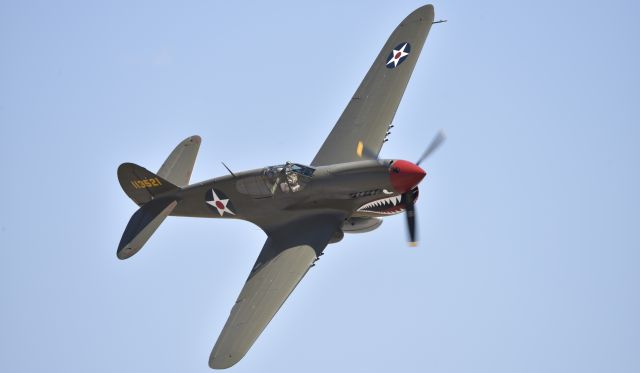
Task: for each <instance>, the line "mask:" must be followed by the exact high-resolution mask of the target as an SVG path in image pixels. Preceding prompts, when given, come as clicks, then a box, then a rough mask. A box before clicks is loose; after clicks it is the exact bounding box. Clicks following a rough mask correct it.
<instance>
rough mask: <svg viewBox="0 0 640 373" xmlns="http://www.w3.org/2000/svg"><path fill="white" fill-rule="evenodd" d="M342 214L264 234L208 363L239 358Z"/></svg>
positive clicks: (227, 362)
mask: <svg viewBox="0 0 640 373" xmlns="http://www.w3.org/2000/svg"><path fill="white" fill-rule="evenodd" d="M343 219H344V214H342V213H334V214H326V215H316V216H311V217H308V218H305V219H301V220H298V221H295V222H292V223H288V224H286V226H281V227H280V228H276V229H274V230H272V231H270V232H268V233H267V234H268V238H267V241H266V242H265V244H264V246H263V248H262V251H261V252H260V255H259V256H258V259H257V260H256V263H255V265H254V266H253V269H252V270H251V273H250V274H249V278H248V279H247V282H246V283H245V285H244V287H243V288H242V291H241V292H240V295H239V296H238V299H237V300H236V303H235V305H234V306H233V308H232V309H231V314H230V315H229V318H228V319H227V322H226V324H225V326H224V328H223V329H222V332H221V333H220V336H219V337H218V341H217V342H216V344H215V346H214V347H213V350H212V351H211V355H210V357H209V366H210V367H211V368H213V369H225V368H229V367H231V366H233V365H234V364H236V363H237V362H238V361H240V359H242V357H243V356H244V355H245V354H246V353H247V351H248V350H249V348H251V346H252V345H253V343H254V342H255V341H256V339H257V338H258V336H259V335H260V334H261V333H262V331H263V330H264V329H265V327H266V326H267V324H269V322H270V321H271V319H272V318H273V316H274V315H275V314H276V312H278V310H279V309H280V307H281V306H282V304H283V303H284V302H285V300H287V298H288V297H289V294H291V292H292V291H293V289H295V287H296V286H297V285H298V283H299V282H300V280H302V278H303V277H304V275H305V274H306V273H307V271H308V270H309V268H311V265H312V264H313V262H314V260H315V259H316V258H317V257H318V255H319V254H320V253H321V252H322V250H324V248H325V247H326V246H327V244H328V243H329V240H330V239H331V237H332V236H333V234H334V233H335V232H336V230H337V229H338V228H339V226H340V224H342V221H343Z"/></svg>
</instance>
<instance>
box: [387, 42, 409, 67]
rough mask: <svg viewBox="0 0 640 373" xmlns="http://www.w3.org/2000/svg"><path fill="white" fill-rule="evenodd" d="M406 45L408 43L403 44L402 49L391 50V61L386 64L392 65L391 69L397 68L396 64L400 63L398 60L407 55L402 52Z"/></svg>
mask: <svg viewBox="0 0 640 373" xmlns="http://www.w3.org/2000/svg"><path fill="white" fill-rule="evenodd" d="M407 44H408V43H404V45H403V46H402V48H400V49H394V50H393V52H392V53H391V59H390V60H389V61H388V62H387V65H389V64H391V63H393V67H396V66H398V62H400V59H401V58H402V57H404V56H406V55H408V54H409V53H407V52H405V51H404V49H405V48H406V47H407Z"/></svg>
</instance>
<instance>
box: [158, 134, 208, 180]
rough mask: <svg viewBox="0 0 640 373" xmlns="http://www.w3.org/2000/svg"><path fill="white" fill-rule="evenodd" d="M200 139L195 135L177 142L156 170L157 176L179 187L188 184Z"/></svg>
mask: <svg viewBox="0 0 640 373" xmlns="http://www.w3.org/2000/svg"><path fill="white" fill-rule="evenodd" d="M201 141H202V140H201V139H200V136H197V135H196V136H191V137H189V138H187V139H185V140H183V141H182V142H181V143H180V144H178V146H176V148H175V149H173V151H172V152H171V154H169V157H167V160H166V161H164V163H163V164H162V167H160V170H158V176H160V177H162V178H164V179H166V180H168V181H170V182H172V183H173V184H175V185H177V186H180V187H182V186H186V185H189V179H191V172H192V171H193V165H194V164H195V162H196V156H197V155H198V150H199V149H200V142H201Z"/></svg>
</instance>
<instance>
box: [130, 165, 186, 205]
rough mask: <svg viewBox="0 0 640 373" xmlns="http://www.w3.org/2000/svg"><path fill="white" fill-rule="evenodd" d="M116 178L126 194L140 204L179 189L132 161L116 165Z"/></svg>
mask: <svg viewBox="0 0 640 373" xmlns="http://www.w3.org/2000/svg"><path fill="white" fill-rule="evenodd" d="M118 180H119V181H120V186H122V190H124V192H125V193H127V196H129V198H131V199H132V200H133V202H135V203H137V204H138V206H142V205H144V204H145V203H148V202H149V201H151V200H152V199H153V198H155V197H157V196H159V195H161V194H165V193H169V192H176V191H178V190H180V188H178V187H177V186H175V185H174V184H172V183H171V182H169V181H167V180H166V179H164V178H162V177H161V176H158V175H156V174H154V173H153V172H151V171H149V170H147V169H146V168H144V167H140V166H138V165H136V164H133V163H123V164H121V165H120V167H118Z"/></svg>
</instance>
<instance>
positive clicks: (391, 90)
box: [311, 5, 434, 166]
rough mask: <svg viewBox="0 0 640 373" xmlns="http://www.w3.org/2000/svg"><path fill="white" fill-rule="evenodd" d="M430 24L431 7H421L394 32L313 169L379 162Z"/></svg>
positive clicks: (318, 156) (328, 138) (323, 146)
mask: <svg viewBox="0 0 640 373" xmlns="http://www.w3.org/2000/svg"><path fill="white" fill-rule="evenodd" d="M433 18H434V10H433V5H425V6H423V7H420V8H418V9H416V10H415V11H414V12H413V13H411V14H410V15H408V16H407V18H405V19H404V20H403V21H402V23H400V25H398V27H396V29H395V30H394V31H393V33H392V34H391V36H390V37H389V39H388V40H387V42H386V44H385V45H384V47H382V50H381V51H380V53H379V54H378V57H376V59H375V60H374V62H373V65H372V66H371V68H370V69H369V72H368V73H367V75H366V76H365V77H364V79H363V80H362V83H360V86H359V87H358V89H357V90H356V93H355V94H354V95H353V97H352V99H351V101H350V102H349V104H348V105H347V107H346V108H345V110H344V112H343V113H342V115H341V116H340V119H338V122H337V123H336V125H335V126H334V127H333V130H332V131H331V133H330V134H329V136H328V137H327V139H326V140H325V142H324V144H322V147H321V148H320V151H318V154H316V156H315V158H314V159H313V161H312V162H311V165H312V166H322V165H329V164H335V163H344V162H353V161H358V160H363V159H375V158H377V156H378V154H379V153H380V149H381V148H382V145H383V144H384V139H385V137H386V136H387V132H388V130H389V126H390V125H391V122H392V121H393V117H394V116H395V113H396V110H397V109H398V105H399V104H400V100H401V99H402V95H403V94H404V91H405V89H406V87H407V83H408V82H409V78H410V77H411V73H412V72H413V68H414V67H415V65H416V61H417V59H418V56H419V55H420V52H421V51H422V47H423V45H424V42H425V40H426V39H427V35H428V34H429V30H430V29H431V24H432V23H433Z"/></svg>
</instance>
